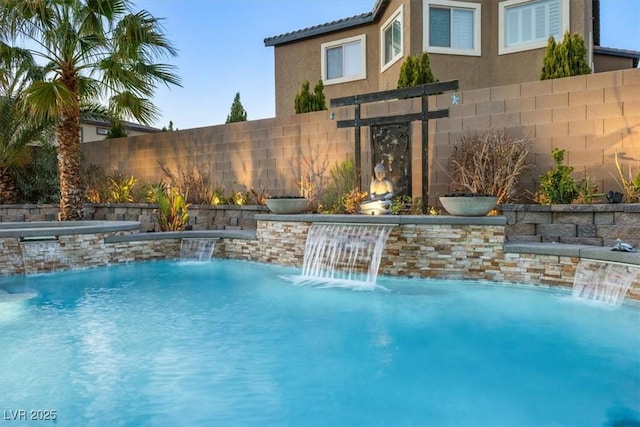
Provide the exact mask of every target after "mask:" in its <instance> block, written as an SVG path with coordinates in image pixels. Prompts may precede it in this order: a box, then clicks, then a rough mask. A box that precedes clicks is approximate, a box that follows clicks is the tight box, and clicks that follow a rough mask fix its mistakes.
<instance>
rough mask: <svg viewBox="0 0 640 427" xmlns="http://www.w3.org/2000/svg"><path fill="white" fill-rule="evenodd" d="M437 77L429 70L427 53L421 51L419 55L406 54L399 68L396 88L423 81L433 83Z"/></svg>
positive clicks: (415, 84) (416, 84)
mask: <svg viewBox="0 0 640 427" xmlns="http://www.w3.org/2000/svg"><path fill="white" fill-rule="evenodd" d="M437 81H438V79H436V78H435V76H434V75H433V73H432V72H431V62H430V61H429V54H428V53H427V52H422V55H421V56H420V57H418V56H408V57H407V59H405V61H404V63H403V64H402V67H401V68H400V76H399V77H398V89H400V88H403V87H414V86H418V85H421V84H425V83H434V82H437Z"/></svg>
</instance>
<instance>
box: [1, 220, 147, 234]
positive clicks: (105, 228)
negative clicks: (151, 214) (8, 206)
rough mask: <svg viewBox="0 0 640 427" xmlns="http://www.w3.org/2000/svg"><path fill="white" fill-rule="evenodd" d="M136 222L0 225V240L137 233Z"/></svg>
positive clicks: (64, 222) (48, 222)
mask: <svg viewBox="0 0 640 427" xmlns="http://www.w3.org/2000/svg"><path fill="white" fill-rule="evenodd" d="M139 230H140V223H139V222H138V221H59V222H51V221H34V222H21V223H17V222H12V223H0V238H3V237H41V236H72V235H79V234H95V233H113V232H118V231H139Z"/></svg>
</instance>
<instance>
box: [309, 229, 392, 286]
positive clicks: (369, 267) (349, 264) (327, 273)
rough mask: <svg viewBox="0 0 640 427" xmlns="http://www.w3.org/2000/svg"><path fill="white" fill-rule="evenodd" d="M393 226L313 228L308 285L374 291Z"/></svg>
mask: <svg viewBox="0 0 640 427" xmlns="http://www.w3.org/2000/svg"><path fill="white" fill-rule="evenodd" d="M392 228H393V225H384V224H383V225H379V224H375V225H374V224H321V223H318V224H313V225H312V226H311V228H310V229H309V234H308V235H307V242H306V245H305V253H304V263H303V266H302V275H301V277H300V279H302V281H303V283H305V284H325V285H327V286H331V285H338V286H344V285H346V286H349V285H350V284H351V285H356V286H365V287H374V286H375V284H376V278H377V276H378V268H379V267H380V260H381V259H382V251H383V250H384V246H385V243H386V241H387V238H388V237H389V233H391V230H392Z"/></svg>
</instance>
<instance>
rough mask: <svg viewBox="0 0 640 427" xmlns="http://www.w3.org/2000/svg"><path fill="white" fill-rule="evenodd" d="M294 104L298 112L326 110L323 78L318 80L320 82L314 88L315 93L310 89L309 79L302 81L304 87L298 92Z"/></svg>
mask: <svg viewBox="0 0 640 427" xmlns="http://www.w3.org/2000/svg"><path fill="white" fill-rule="evenodd" d="M294 106H295V109H296V114H300V113H309V112H312V111H322V110H326V109H327V102H326V100H325V96H324V85H323V84H322V80H318V83H317V84H316V85H315V87H314V88H313V93H311V92H310V91H309V81H308V80H305V81H304V83H302V89H300V92H298V93H297V94H296V97H295V99H294Z"/></svg>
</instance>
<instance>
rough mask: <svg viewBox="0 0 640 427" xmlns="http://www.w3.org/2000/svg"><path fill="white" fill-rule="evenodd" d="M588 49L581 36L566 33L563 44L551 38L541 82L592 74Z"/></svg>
mask: <svg viewBox="0 0 640 427" xmlns="http://www.w3.org/2000/svg"><path fill="white" fill-rule="evenodd" d="M590 73H591V68H590V67H589V63H588V58H587V48H586V47H585V45H584V40H583V39H582V37H581V36H580V35H579V34H573V35H571V34H569V32H566V33H565V34H564V38H563V40H562V42H561V43H556V41H555V39H554V38H553V36H552V37H549V41H548V42H547V50H546V53H545V56H544V60H543V65H542V71H541V72H540V80H547V79H557V78H560V77H571V76H579V75H582V74H590Z"/></svg>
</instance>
